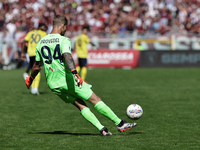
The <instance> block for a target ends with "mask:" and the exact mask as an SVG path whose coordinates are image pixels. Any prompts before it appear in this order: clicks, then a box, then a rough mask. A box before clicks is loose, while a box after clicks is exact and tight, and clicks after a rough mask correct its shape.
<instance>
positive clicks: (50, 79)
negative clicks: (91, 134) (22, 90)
mask: <svg viewBox="0 0 200 150" xmlns="http://www.w3.org/2000/svg"><path fill="white" fill-rule="evenodd" d="M67 24H68V21H67V19H66V17H65V16H63V15H56V16H55V18H54V20H53V30H52V32H51V33H50V34H48V35H47V36H45V37H44V38H42V39H41V40H40V41H39V43H38V44H37V47H36V58H35V60H36V61H35V63H34V65H33V68H32V72H31V75H30V76H29V77H27V79H26V81H25V83H26V85H27V87H28V88H29V87H30V85H31V83H32V81H33V80H34V78H35V77H36V75H37V74H38V72H39V71H40V65H41V63H42V62H43V63H44V70H45V75H46V78H47V84H48V86H49V88H50V89H51V90H52V92H53V93H55V94H57V95H58V96H59V97H60V98H61V99H62V100H64V101H65V102H66V103H72V104H73V105H74V106H76V107H77V108H78V109H79V110H80V111H81V114H82V115H83V117H84V118H85V119H87V120H88V121H89V122H90V123H92V124H93V125H94V126H95V127H96V128H97V129H98V130H99V131H100V133H101V134H102V135H103V136H109V135H112V134H111V133H110V132H109V131H108V129H107V128H106V127H105V126H103V125H102V124H101V123H100V122H99V121H98V119H97V118H96V117H95V115H94V114H93V113H92V112H91V111H90V109H89V108H88V107H87V105H86V103H85V101H90V102H91V103H92V104H94V107H95V108H96V109H97V111H98V112H100V113H101V114H103V115H105V116H106V117H108V118H109V119H110V120H112V121H113V122H114V123H115V125H116V126H117V129H118V131H120V132H123V131H126V130H128V129H131V128H132V127H135V126H136V123H127V122H126V121H123V120H121V119H119V118H118V117H117V116H116V115H115V113H114V112H113V111H112V110H111V109H110V108H109V107H108V106H107V105H106V104H105V103H104V102H103V101H102V100H101V99H100V98H99V97H98V96H97V95H96V94H95V93H94V92H93V91H92V90H91V89H90V88H89V86H88V84H86V83H85V82H84V81H83V80H82V79H81V78H80V76H79V75H78V73H77V70H76V69H75V64H74V60H73V58H72V55H71V41H70V39H69V38H66V37H64V34H65V32H66V30H67Z"/></svg>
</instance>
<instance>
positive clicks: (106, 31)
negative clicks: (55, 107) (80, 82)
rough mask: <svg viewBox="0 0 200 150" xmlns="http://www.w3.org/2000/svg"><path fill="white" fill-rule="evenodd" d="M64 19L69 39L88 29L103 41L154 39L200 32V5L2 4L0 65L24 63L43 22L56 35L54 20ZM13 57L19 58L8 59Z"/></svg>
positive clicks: (94, 0) (196, 1)
mask: <svg viewBox="0 0 200 150" xmlns="http://www.w3.org/2000/svg"><path fill="white" fill-rule="evenodd" d="M60 13H62V14H65V15H66V17H67V18H68V20H69V26H68V31H67V33H66V36H67V37H69V38H73V37H75V36H76V35H78V34H79V33H80V31H81V28H82V27H83V26H86V27H88V29H89V31H90V35H95V36H98V37H99V38H101V37H108V38H112V37H119V38H132V37H141V36H142V37H144V38H145V37H151V38H152V36H160V35H171V34H179V33H181V34H188V33H192V34H199V31H200V21H199V20H200V0H1V1H0V14H1V15H0V64H1V63H2V61H4V64H8V62H9V59H7V58H6V57H5V58H6V59H5V58H4V59H3V60H2V58H3V56H9V57H12V58H14V59H18V58H17V57H18V56H19V55H17V54H16V52H20V47H21V46H20V44H21V41H22V40H23V38H24V37H25V35H26V33H27V32H28V31H30V30H33V29H35V28H37V27H38V24H39V23H40V22H42V23H45V24H46V25H47V27H48V29H47V33H50V32H51V30H52V19H53V18H54V16H55V14H60ZM5 43H6V44H5ZM5 49H8V51H5ZM10 49H12V50H10ZM10 51H12V52H14V53H11V54H13V55H9V54H7V52H8V53H9V52H10ZM4 52H5V53H4ZM5 62H7V63H5Z"/></svg>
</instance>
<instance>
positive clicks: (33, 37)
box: [21, 23, 47, 95]
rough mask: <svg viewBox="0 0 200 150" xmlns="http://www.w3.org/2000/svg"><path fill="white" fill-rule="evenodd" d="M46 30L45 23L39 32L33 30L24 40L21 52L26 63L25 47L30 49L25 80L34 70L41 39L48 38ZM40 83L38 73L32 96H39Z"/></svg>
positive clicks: (41, 25)
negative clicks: (38, 44) (36, 52)
mask: <svg viewBox="0 0 200 150" xmlns="http://www.w3.org/2000/svg"><path fill="white" fill-rule="evenodd" d="M46 30H47V26H46V25H45V24H44V23H40V24H39V26H38V29H37V30H32V31H30V32H28V34H27V35H26V37H25V38H24V41H23V43H22V50H21V59H22V60H23V61H25V58H26V57H25V54H24V52H25V47H26V46H27V47H28V50H27V53H28V55H29V65H28V67H27V69H26V72H25V73H24V74H23V77H24V80H26V78H27V77H28V74H29V71H30V70H31V69H32V67H33V64H34V62H35V49H36V45H37V43H38V42H39V40H40V39H41V38H43V37H44V36H46V35H47V34H46ZM39 83H40V73H38V75H37V77H36V78H35V80H34V82H33V84H32V87H31V93H32V94H37V95H38V94H39V91H38V87H39Z"/></svg>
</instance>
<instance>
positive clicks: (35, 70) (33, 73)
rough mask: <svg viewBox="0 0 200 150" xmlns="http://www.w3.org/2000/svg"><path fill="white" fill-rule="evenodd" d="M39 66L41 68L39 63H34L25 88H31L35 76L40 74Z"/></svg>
mask: <svg viewBox="0 0 200 150" xmlns="http://www.w3.org/2000/svg"><path fill="white" fill-rule="evenodd" d="M40 66H41V62H40V61H35V63H34V65H33V68H32V70H31V75H30V76H28V77H27V78H26V81H25V83H26V86H27V88H29V87H30V86H31V84H32V82H33V80H34V79H35V77H36V76H37V74H38V73H39V72H40Z"/></svg>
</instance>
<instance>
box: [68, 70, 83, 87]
mask: <svg viewBox="0 0 200 150" xmlns="http://www.w3.org/2000/svg"><path fill="white" fill-rule="evenodd" d="M71 72H72V74H73V75H74V79H75V81H76V82H75V85H76V86H78V87H79V88H81V87H82V85H83V80H82V79H81V77H80V76H79V75H78V73H77V71H76V69H73V70H71Z"/></svg>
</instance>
